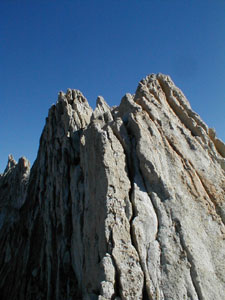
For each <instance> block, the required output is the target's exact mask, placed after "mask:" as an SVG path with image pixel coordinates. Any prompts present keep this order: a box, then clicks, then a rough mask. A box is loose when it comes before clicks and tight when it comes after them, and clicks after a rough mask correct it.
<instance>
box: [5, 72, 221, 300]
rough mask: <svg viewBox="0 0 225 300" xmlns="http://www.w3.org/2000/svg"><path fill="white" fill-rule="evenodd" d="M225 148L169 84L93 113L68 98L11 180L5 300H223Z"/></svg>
mask: <svg viewBox="0 0 225 300" xmlns="http://www.w3.org/2000/svg"><path fill="white" fill-rule="evenodd" d="M224 223H225V145H224V144H223V142H222V141H221V140H219V139H218V138H217V137H216V134H215V131H214V130H213V129H210V128H208V127H207V125H206V124H205V123H204V122H203V121H202V120H201V118H200V117H199V116H198V115H197V114H196V113H195V112H193V110H192V109H191V107H190V104H189V102H188V101H187V99H186V98H185V96H184V95H183V93H182V92H181V91H180V90H179V89H178V88H177V87H176V86H175V85H174V83H173V82H172V80H171V79H170V77H169V76H166V75H162V74H157V75H155V74H152V75H149V76H147V77H146V78H145V79H143V80H142V81H141V82H140V83H139V85H138V88H137V91H136V93H135V94H134V95H131V94H126V95H125V96H124V97H123V98H122V100H121V103H120V105H119V106H118V107H113V108H110V107H109V106H108V105H107V103H106V102H105V101H104V99H103V98H102V97H98V99H97V104H96V108H95V110H94V111H93V110H92V108H91V107H90V106H89V104H88V102H87V100H86V98H85V97H84V96H83V95H82V93H81V92H79V91H77V90H70V89H68V90H67V93H65V94H64V93H63V92H60V93H59V96H58V101H57V103H56V104H55V105H53V106H52V107H51V108H50V110H49V114H48V117H47V119H46V125H45V127H44V130H43V133H42V135H41V139H40V147H39V151H38V156H37V159H36V161H35V163H34V165H33V166H32V168H31V170H30V168H29V162H28V161H27V160H26V159H25V158H21V159H20V160H19V162H18V164H17V163H16V162H15V161H14V160H13V158H12V157H11V156H10V157H9V161H8V165H7V167H6V170H5V171H4V173H3V174H1V175H0V251H1V256H0V279H1V280H0V295H1V299H3V300H5V299H10V300H14V299H15V300H22V299H28V300H29V299H32V300H34V299H49V300H50V299H58V300H61V299H67V300H69V299H78V300H79V299H85V300H89V299H90V300H91V299H99V300H106V299H117V300H119V299H128V300H129V299H150V300H159V299H160V300H178V299H179V300H181V299H182V300H183V299H193V300H197V299H199V300H203V299H204V300H211V299H215V300H221V299H223V297H224V292H225V271H224V270H225V253H224V247H225V225H224Z"/></svg>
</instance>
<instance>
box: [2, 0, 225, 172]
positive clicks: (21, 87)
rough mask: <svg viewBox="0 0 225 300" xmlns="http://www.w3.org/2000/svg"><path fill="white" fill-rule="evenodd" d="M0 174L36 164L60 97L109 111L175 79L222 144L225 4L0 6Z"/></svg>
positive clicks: (133, 1) (71, 0)
mask: <svg viewBox="0 0 225 300" xmlns="http://www.w3.org/2000/svg"><path fill="white" fill-rule="evenodd" d="M0 11H1V18H0V92H1V94H0V172H2V171H3V170H4V168H5V166H6V163H7V157H8V154H9V153H12V154H13V156H14V157H15V158H16V160H18V158H19V157H20V156H26V157H27V158H28V159H29V160H30V161H31V162H32V163H33V161H34V159H35V158H36V155H37V150H38V145H39V138H40V135H41V132H42V129H43V127H44V124H45V118H46V116H47V113H48V109H49V107H50V106H51V104H52V103H55V102H56V100H57V93H58V91H59V90H66V89H67V88H74V89H79V90H81V91H82V93H83V94H84V95H85V96H86V97H87V99H88V101H89V103H90V105H91V106H92V107H94V106H95V101H96V98H97V96H98V95H102V96H103V97H104V98H105V100H106V101H107V102H108V103H109V104H110V105H117V104H119V102H120V100H121V98H122V96H123V95H124V94H125V93H126V92H130V93H134V92H135V90H136V87H137V84H138V82H139V81H140V80H141V79H142V78H143V77H145V76H146V75H148V74H150V73H158V72H161V73H164V74H169V75H170V76H171V77H172V79H173V81H174V82H175V84H176V85H177V86H178V87H179V88H181V90H182V91H183V92H184V94H185V95H186V96H187V98H188V100H189V101H190V103H191V106H192V108H193V109H194V110H195V111H196V112H197V113H198V114H200V116H201V117H202V119H203V120H204V121H205V122H206V123H207V124H208V125H209V126H210V127H214V128H215V129H216V131H217V135H218V136H219V137H220V138H221V139H223V140H224V141H225V84H224V81H225V0H111V1H110V0H0Z"/></svg>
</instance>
